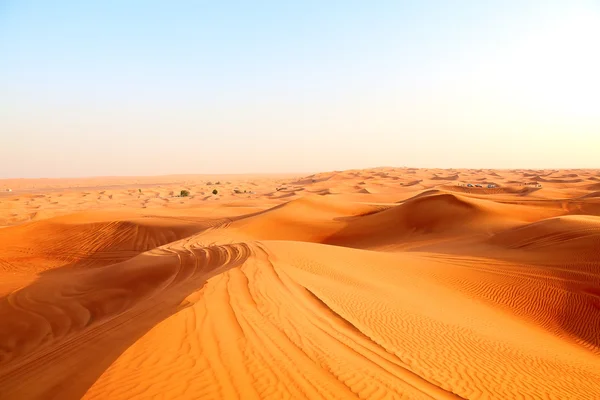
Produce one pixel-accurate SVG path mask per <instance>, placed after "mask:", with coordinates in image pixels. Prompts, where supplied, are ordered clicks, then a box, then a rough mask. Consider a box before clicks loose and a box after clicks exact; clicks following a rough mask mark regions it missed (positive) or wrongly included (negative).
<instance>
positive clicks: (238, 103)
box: [0, 1, 600, 177]
mask: <svg viewBox="0 0 600 400" xmlns="http://www.w3.org/2000/svg"><path fill="white" fill-rule="evenodd" d="M250 3H251V2H232V1H229V2H218V4H217V3H210V2H181V3H168V2H158V1H149V2H141V1H132V2H93V3H92V2H89V3H88V2H76V1H51V2H45V1H4V2H2V3H1V4H0V54H2V56H3V57H2V60H3V61H2V63H0V88H1V90H0V135H1V136H0V177H46V176H47V177H65V176H90V175H152V174H171V173H244V172H311V171H322V170H334V169H336V170H338V169H346V168H363V167H374V166H381V165H389V166H400V165H410V166H416V167H455V168H460V167H476V168H478V167H490V168H552V167H556V168H577V167H585V168H595V167H596V168H597V167H600V164H599V163H598V160H600V158H599V157H598V149H600V95H599V93H600V73H599V72H598V71H600V51H598V43H600V3H598V2H595V1H573V2H565V1H557V2H551V1H524V2H516V1H514V2H512V1H498V2H485V4H482V3H483V2H461V3H460V6H459V5H457V4H449V3H450V2H443V1H423V2H420V1H414V2H405V1H375V2H364V1H347V2H321V1H307V2H298V3H297V4H284V3H287V2H275V1H273V2H269V1H266V2H260V3H258V4H250Z"/></svg>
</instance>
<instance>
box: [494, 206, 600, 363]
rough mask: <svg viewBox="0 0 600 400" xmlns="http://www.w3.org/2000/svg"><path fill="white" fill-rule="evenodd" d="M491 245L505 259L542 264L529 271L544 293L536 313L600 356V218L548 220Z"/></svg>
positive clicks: (539, 292) (526, 269)
mask: <svg viewBox="0 0 600 400" xmlns="http://www.w3.org/2000/svg"><path fill="white" fill-rule="evenodd" d="M489 242H490V243H491V244H494V245H496V246H500V247H502V248H504V249H506V252H505V253H504V254H503V256H504V257H507V258H516V259H520V260H527V261H529V262H530V263H532V264H537V265H539V266H538V267H527V266H524V267H523V269H524V272H526V273H530V274H532V278H533V277H535V279H536V281H537V282H538V283H540V288H542V289H536V296H538V300H536V301H535V302H531V303H532V305H536V304H537V306H536V307H533V308H532V309H537V310H538V312H539V313H541V314H540V315H539V316H538V317H540V316H542V317H543V318H547V319H548V320H549V321H551V324H550V326H551V327H552V328H551V329H553V330H558V332H557V333H558V334H560V335H565V336H568V337H570V338H573V339H574V340H576V341H577V342H578V343H579V344H581V345H582V346H584V347H586V348H588V349H590V350H592V351H594V352H596V353H600V218H598V217H594V216H563V217H557V218H548V219H545V220H541V221H538V222H534V223H531V224H527V225H524V226H521V227H517V228H514V229H509V230H507V231H504V232H502V233H499V234H497V235H495V236H494V237H492V238H491V239H490V240H489ZM532 268H535V269H533V270H532ZM544 305H545V306H544ZM538 306H539V307H538Z"/></svg>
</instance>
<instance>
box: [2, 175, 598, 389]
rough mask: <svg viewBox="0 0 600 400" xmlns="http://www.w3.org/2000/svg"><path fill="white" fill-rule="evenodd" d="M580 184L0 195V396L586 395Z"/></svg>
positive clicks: (171, 186) (359, 184)
mask: <svg viewBox="0 0 600 400" xmlns="http://www.w3.org/2000/svg"><path fill="white" fill-rule="evenodd" d="M599 182H600V172H599V171H594V170H568V171H566V170H552V171H550V170H546V171H544V170H541V171H527V170H510V171H509V170H497V171H493V170H434V169H414V168H411V169H408V168H377V169H370V170H353V171H343V172H331V173H322V174H315V175H311V176H308V177H301V176H283V175H281V176H266V175H265V176H244V175H237V176H210V177H208V176H197V175H190V176H165V177H144V178H89V179H38V180H4V181H0V227H2V228H1V229H0V296H1V299H0V322H1V323H0V398H1V399H77V398H82V397H83V398H86V399H146V398H153V399H154V398H161V399H219V398H224V399H259V398H274V399H275V398H290V399H301V398H311V399H313V398H315V399H350V398H362V399H380V398H389V399H393V398H415V399H422V398H424V399H425V398H426V399H431V398H433V399H450V398H465V399H486V398H494V399H512V398H522V399H529V398H541V399H598V398H600V389H599V388H600V186H599ZM466 183H472V184H481V185H483V187H482V188H477V187H472V188H471V187H467V186H466V185H465V184H466ZM537 183H539V184H541V187H537V186H536V184H537ZM488 184H495V185H496V186H497V187H493V188H488V187H487V185H488ZM526 184H529V185H526ZM7 188H11V189H12V192H8V191H6V189H7ZM139 189H141V192H140V190H139ZM181 189H187V190H189V191H190V192H191V195H190V196H189V197H186V198H181V197H175V196H174V195H175V194H178V193H179V191H180V190H181ZM213 189H217V190H218V192H219V193H218V195H216V196H215V195H213V194H212V193H211V192H212V190H213ZM235 189H237V190H235ZM234 190H235V191H234Z"/></svg>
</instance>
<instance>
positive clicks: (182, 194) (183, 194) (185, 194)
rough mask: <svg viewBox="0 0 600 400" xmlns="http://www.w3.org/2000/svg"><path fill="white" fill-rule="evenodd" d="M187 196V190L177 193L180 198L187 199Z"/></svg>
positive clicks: (188, 193)
mask: <svg viewBox="0 0 600 400" xmlns="http://www.w3.org/2000/svg"><path fill="white" fill-rule="evenodd" d="M189 195H190V192H189V191H187V190H182V191H181V192H180V193H179V196H181V197H188V196H189Z"/></svg>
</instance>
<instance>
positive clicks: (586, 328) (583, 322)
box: [557, 263, 600, 354]
mask: <svg viewBox="0 0 600 400" xmlns="http://www.w3.org/2000/svg"><path fill="white" fill-rule="evenodd" d="M594 275H595V279H590V280H587V281H580V282H574V281H569V280H565V281H564V287H563V288H564V294H563V298H562V301H561V313H560V315H559V318H558V321H557V322H558V324H559V326H560V328H561V329H562V330H563V331H564V332H565V333H566V334H567V335H568V336H570V337H572V338H574V339H575V340H576V341H577V342H579V343H580V344H581V345H582V346H584V347H585V348H588V349H590V350H591V351H593V352H594V353H597V354H600V263H599V264H597V265H596V267H595V272H594Z"/></svg>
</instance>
